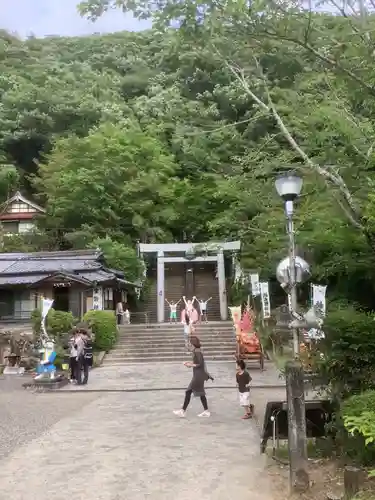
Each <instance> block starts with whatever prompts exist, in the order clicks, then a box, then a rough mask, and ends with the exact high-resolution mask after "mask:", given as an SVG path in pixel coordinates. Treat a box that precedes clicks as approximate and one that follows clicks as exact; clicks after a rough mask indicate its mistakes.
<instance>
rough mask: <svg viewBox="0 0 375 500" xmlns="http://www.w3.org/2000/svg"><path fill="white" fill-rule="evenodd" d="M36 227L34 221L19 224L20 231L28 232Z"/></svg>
mask: <svg viewBox="0 0 375 500" xmlns="http://www.w3.org/2000/svg"><path fill="white" fill-rule="evenodd" d="M33 229H34V224H33V223H32V222H20V223H19V226H18V232H19V233H20V234H21V233H28V232H30V231H32V230H33Z"/></svg>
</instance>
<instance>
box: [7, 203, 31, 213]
mask: <svg viewBox="0 0 375 500" xmlns="http://www.w3.org/2000/svg"><path fill="white" fill-rule="evenodd" d="M30 209H31V207H30V205H28V204H27V203H17V202H16V203H12V204H11V206H10V207H9V209H8V212H10V213H12V214H13V213H22V212H30Z"/></svg>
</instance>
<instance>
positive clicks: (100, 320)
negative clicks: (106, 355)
mask: <svg viewBox="0 0 375 500" xmlns="http://www.w3.org/2000/svg"><path fill="white" fill-rule="evenodd" d="M83 320H84V321H85V322H87V323H88V324H89V325H90V328H91V329H92V332H93V333H94V335H95V340H94V349H96V350H99V351H109V350H110V349H111V348H112V347H113V345H114V344H115V342H116V340H117V334H118V330H117V324H116V316H115V313H114V311H88V312H87V313H86V314H85V316H84V318H83Z"/></svg>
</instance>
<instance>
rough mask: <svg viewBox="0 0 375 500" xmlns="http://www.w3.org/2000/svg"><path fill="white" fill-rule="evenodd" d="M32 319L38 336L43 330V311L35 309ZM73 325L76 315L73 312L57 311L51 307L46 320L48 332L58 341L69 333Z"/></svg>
mask: <svg viewBox="0 0 375 500" xmlns="http://www.w3.org/2000/svg"><path fill="white" fill-rule="evenodd" d="M31 320H32V323H33V331H34V334H35V335H37V336H38V335H39V334H40V332H41V320H42V312H41V310H40V309H35V310H34V311H33V312H32V314H31ZM73 325H74V317H73V314H72V313H71V312H64V311H56V310H55V309H50V311H49V312H48V315H47V321H46V327H47V332H48V333H49V335H51V337H52V338H54V339H55V340H56V341H59V340H60V337H61V336H62V335H64V334H67V333H69V332H70V330H71V329H72V328H73Z"/></svg>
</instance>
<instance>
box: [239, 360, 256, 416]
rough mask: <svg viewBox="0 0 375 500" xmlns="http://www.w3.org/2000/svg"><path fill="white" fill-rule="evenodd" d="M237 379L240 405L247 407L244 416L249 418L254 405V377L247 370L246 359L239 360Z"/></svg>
mask: <svg viewBox="0 0 375 500" xmlns="http://www.w3.org/2000/svg"><path fill="white" fill-rule="evenodd" d="M236 380H237V386H238V393H239V397H240V406H241V407H242V408H244V409H245V415H244V416H243V417H242V418H243V419H249V418H251V417H252V405H251V404H250V382H251V380H252V379H251V377H250V374H249V372H248V371H247V370H246V364H245V361H243V360H242V359H239V360H238V361H237V372H236Z"/></svg>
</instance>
